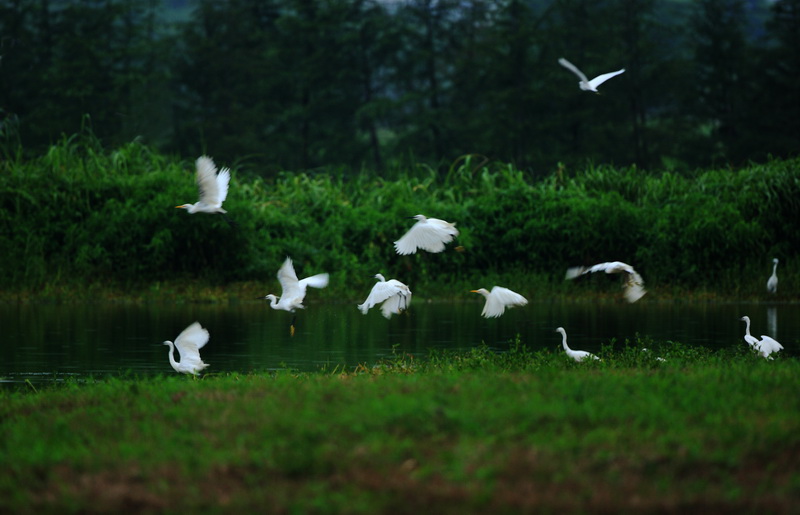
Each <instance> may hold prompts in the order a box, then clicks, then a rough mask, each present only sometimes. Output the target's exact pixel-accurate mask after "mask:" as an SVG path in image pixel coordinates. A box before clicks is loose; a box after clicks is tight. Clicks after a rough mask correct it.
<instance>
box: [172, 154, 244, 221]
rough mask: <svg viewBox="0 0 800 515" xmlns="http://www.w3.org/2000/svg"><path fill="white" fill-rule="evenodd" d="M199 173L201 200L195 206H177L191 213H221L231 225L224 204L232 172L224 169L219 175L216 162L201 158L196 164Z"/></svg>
mask: <svg viewBox="0 0 800 515" xmlns="http://www.w3.org/2000/svg"><path fill="white" fill-rule="evenodd" d="M195 166H196V167H197V172H196V175H195V178H196V180H197V189H198V191H199V194H200V199H199V200H198V201H197V202H195V203H194V204H181V205H180V206H175V207H176V208H179V209H185V210H187V211H188V212H189V213H191V214H193V213H209V214H213V213H221V214H222V216H223V217H224V218H225V221H226V222H228V223H229V224H231V225H234V224H233V222H232V221H231V220H230V219H229V218H228V217H226V216H225V213H227V211H225V210H224V209H222V203H223V202H224V201H225V198H226V197H227V196H228V183H229V182H230V180H231V172H230V170H229V169H228V168H223V169H222V170H220V172H219V174H217V166H216V165H215V164H214V161H213V160H212V159H211V158H210V157H208V156H200V157H198V158H197V161H196V162H195Z"/></svg>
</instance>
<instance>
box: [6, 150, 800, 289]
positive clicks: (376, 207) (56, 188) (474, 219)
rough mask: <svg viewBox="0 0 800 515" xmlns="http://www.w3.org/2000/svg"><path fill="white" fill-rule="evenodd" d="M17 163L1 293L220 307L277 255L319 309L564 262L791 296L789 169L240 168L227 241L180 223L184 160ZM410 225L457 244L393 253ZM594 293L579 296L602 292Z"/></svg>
mask: <svg viewBox="0 0 800 515" xmlns="http://www.w3.org/2000/svg"><path fill="white" fill-rule="evenodd" d="M23 155H24V154H23V153H22V152H20V153H19V154H18V155H17V156H16V157H15V156H9V157H8V158H7V159H5V160H3V161H1V162H0V234H2V238H0V254H1V255H3V256H4V259H3V260H2V261H1V262H0V290H2V292H3V293H2V295H3V296H5V297H22V298H34V297H39V298H42V297H45V298H46V297H47V296H48V295H49V296H54V295H58V296H59V297H61V298H71V297H72V296H76V297H80V296H81V295H82V294H83V290H86V289H90V290H93V291H95V292H100V293H101V294H102V295H101V296H103V297H107V298H113V297H118V296H124V295H126V294H127V293H129V292H132V293H133V294H134V295H135V296H147V291H149V290H152V289H158V288H160V287H161V285H166V286H168V287H170V288H172V289H181V288H183V289H193V290H194V291H195V292H198V293H202V291H203V290H204V289H205V290H208V291H209V292H210V293H212V294H213V297H215V298H219V297H222V296H224V295H217V294H214V292H216V291H221V290H225V289H227V288H230V287H231V285H234V286H233V287H234V288H236V287H238V286H236V285H247V284H252V283H264V282H274V279H275V273H276V271H277V268H278V267H279V266H280V264H281V263H282V261H283V259H284V258H285V257H286V256H287V255H289V256H291V257H292V258H293V259H294V261H295V265H296V267H297V269H298V273H299V274H307V275H310V274H313V273H319V272H321V271H327V272H330V273H331V284H330V286H329V288H328V289H327V290H326V291H324V292H322V293H321V295H322V296H323V297H324V296H326V295H329V296H331V297H340V296H343V295H345V296H346V295H348V294H349V292H350V291H352V290H353V289H358V290H359V291H361V290H363V289H365V288H368V287H369V286H370V285H371V284H372V282H373V279H372V277H373V275H374V274H375V273H378V272H380V273H383V274H384V275H386V276H389V277H397V278H399V279H401V280H402V281H403V282H406V283H407V284H409V285H420V284H426V285H433V286H432V287H433V288H435V289H439V290H445V289H448V287H450V286H454V285H456V286H459V287H460V286H464V287H466V288H475V287H476V286H475V285H476V284H483V285H487V286H491V285H493V284H498V283H499V284H505V285H506V286H509V287H512V288H514V289H520V290H525V291H526V293H528V294H529V295H532V294H533V292H543V293H544V294H548V295H553V294H559V293H560V292H562V291H566V290H565V287H564V285H563V282H564V281H563V275H564V271H565V270H566V268H567V267H569V266H574V265H580V264H583V265H589V264H594V263H598V262H603V261H611V260H620V261H625V262H628V263H631V264H632V265H634V266H635V268H636V269H637V270H638V271H639V272H640V273H641V274H642V276H643V277H644V279H645V282H646V284H647V285H648V287H650V288H651V289H652V291H662V292H665V293H666V294H669V293H670V292H673V294H676V293H679V292H684V291H701V292H702V291H708V292H713V293H714V294H718V295H723V296H726V297H728V298H730V297H738V298H743V297H744V298H758V297H759V296H763V295H764V290H765V287H764V285H765V283H766V279H767V278H768V277H769V274H770V273H771V264H772V258H773V257H778V258H779V259H781V263H782V264H781V265H780V267H779V269H778V271H779V275H780V277H781V286H780V287H779V290H778V291H779V296H782V297H781V298H780V299H779V300H787V299H795V298H796V294H795V293H794V292H796V291H797V290H796V288H793V287H792V285H793V284H797V283H798V281H800V277H799V276H800V269H798V268H797V267H795V266H794V262H795V261H796V259H795V258H796V257H797V249H800V233H798V231H797V230H796V220H798V219H800V200H798V199H800V166H798V165H799V164H800V161H798V160H786V161H778V160H776V161H772V162H770V163H768V164H765V165H753V166H752V167H749V168H743V169H738V170H733V169H722V170H706V171H698V172H696V173H693V174H689V175H680V174H676V173H671V172H666V171H663V172H646V171H643V170H638V169H636V168H629V169H617V168H613V167H607V166H598V167H591V168H587V169H584V170H565V169H563V168H558V169H556V170H555V171H553V172H552V173H542V174H536V175H534V174H532V173H530V172H527V171H522V170H518V169H516V168H514V167H513V166H511V165H508V164H503V163H487V162H486V161H484V160H481V161H480V162H478V160H477V159H475V160H473V159H471V158H470V157H465V158H464V159H460V160H458V161H456V162H455V163H454V164H453V166H452V167H450V168H449V169H443V170H433V169H430V168H425V167H418V168H416V169H411V170H402V171H393V173H392V174H391V176H392V177H396V179H392V180H388V179H383V178H381V177H380V176H379V175H378V174H376V173H374V172H370V171H360V172H352V171H347V170H340V171H332V172H319V173H300V172H297V173H295V172H284V173H281V174H278V175H277V176H275V177H270V178H264V177H262V176H260V175H258V174H257V172H254V171H252V170H250V171H247V170H238V169H236V167H235V166H234V169H233V178H232V183H231V189H230V195H229V198H228V200H227V201H226V203H225V207H226V208H227V209H228V211H229V213H230V216H231V218H233V219H234V220H236V222H237V223H238V228H236V229H233V228H231V227H229V226H228V225H227V224H226V223H225V222H224V221H223V220H222V219H221V218H220V217H218V216H209V215H204V214H196V215H189V214H188V213H186V212H184V211H183V210H176V209H175V208H174V206H175V205H178V204H180V203H184V202H191V201H194V200H195V199H196V197H197V192H196V188H195V185H194V175H193V173H194V170H193V166H194V165H193V163H192V162H191V161H181V160H178V159H173V158H169V157H167V156H164V155H160V154H157V153H155V152H154V151H152V150H151V149H150V148H148V147H146V146H144V145H142V144H140V143H137V142H133V143H130V144H127V145H123V146H121V147H119V148H116V149H104V148H102V147H100V145H99V143H98V142H97V141H96V140H94V139H93V138H91V137H88V136H75V137H72V138H65V139H64V140H63V141H61V142H60V143H59V144H58V145H54V146H53V147H52V148H51V149H50V150H49V151H48V152H47V153H45V154H44V155H42V156H39V157H37V158H33V159H26V158H23V157H21V156H23ZM218 165H220V166H226V165H230V163H218ZM417 213H424V214H427V215H429V216H435V217H438V218H443V219H446V220H450V221H454V222H456V223H457V226H458V228H459V229H460V231H461V234H460V236H459V238H458V240H457V242H456V243H455V244H453V245H450V246H448V249H447V251H445V252H443V253H441V254H436V255H432V254H428V253H424V252H422V253H419V254H417V255H412V256H398V255H397V254H396V253H395V251H394V248H393V246H392V243H393V241H395V240H396V239H398V238H399V237H400V236H401V235H402V234H403V233H404V232H405V231H406V230H407V229H408V228H409V227H410V226H411V221H410V220H408V218H407V217H409V216H411V215H414V214H417ZM604 280H606V278H591V279H585V280H581V281H580V283H581V284H586V283H589V284H590V285H591V284H597V283H599V284H600V286H598V287H597V288H596V289H597V291H604V289H606V288H607V285H605V283H603V281H604ZM576 284H577V283H576ZM570 288H571V289H572V291H581V288H583V289H587V290H589V291H591V290H592V287H591V286H590V287H586V286H580V285H578V286H571V287H570ZM412 289H413V286H412ZM359 296H360V294H359V295H354V297H359Z"/></svg>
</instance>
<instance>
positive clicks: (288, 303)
mask: <svg viewBox="0 0 800 515" xmlns="http://www.w3.org/2000/svg"><path fill="white" fill-rule="evenodd" d="M329 277H330V276H329V275H328V274H327V273H325V274H317V275H312V276H311V277H306V278H305V279H300V280H298V279H297V273H295V271H294V265H292V259H291V258H288V257H287V258H286V261H284V262H283V265H281V267H280V269H279V270H278V281H279V282H280V283H281V296H280V297H277V296H276V295H273V294H272V293H270V294H268V295H266V296H264V297H263V298H264V299H267V300H268V301H270V304H269V307H271V308H272V309H280V310H283V311H288V312H290V313H294V312H295V310H297V309H304V308H305V306H303V299H305V298H306V288H307V287H309V286H311V287H312V288H324V287H326V286H328V279H329ZM290 332H291V334H292V335H293V336H294V318H292V324H291V326H290Z"/></svg>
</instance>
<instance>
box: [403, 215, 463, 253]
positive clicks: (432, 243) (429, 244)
mask: <svg viewBox="0 0 800 515" xmlns="http://www.w3.org/2000/svg"><path fill="white" fill-rule="evenodd" d="M411 218H415V219H416V220H417V223H415V224H414V225H413V226H412V227H411V229H409V230H408V232H407V233H405V234H404V235H403V237H402V238H400V239H399V240H397V241H396V242H394V248H395V250H397V253H398V254H400V255H403V256H404V255H407V254H414V253H415V252H417V249H418V248H420V249H422V250H427V251H428V252H433V253H436V252H441V251H443V250H444V245H445V243H450V242H451V241H453V238H455V237H456V236H458V229H456V225H455V224H451V223H450V222H445V221H444V220H439V219H438V218H427V217H426V216H425V215H416V216H412V217H411Z"/></svg>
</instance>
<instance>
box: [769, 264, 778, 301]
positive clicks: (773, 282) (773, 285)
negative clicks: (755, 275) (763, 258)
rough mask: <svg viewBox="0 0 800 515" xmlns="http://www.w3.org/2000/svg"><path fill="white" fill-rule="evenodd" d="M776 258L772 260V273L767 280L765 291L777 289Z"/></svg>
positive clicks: (772, 291)
mask: <svg viewBox="0 0 800 515" xmlns="http://www.w3.org/2000/svg"><path fill="white" fill-rule="evenodd" d="M777 272H778V258H774V259H773V260H772V275H771V276H770V278H769V280H767V291H768V292H770V293H775V292H777V291H778V273H777Z"/></svg>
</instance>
